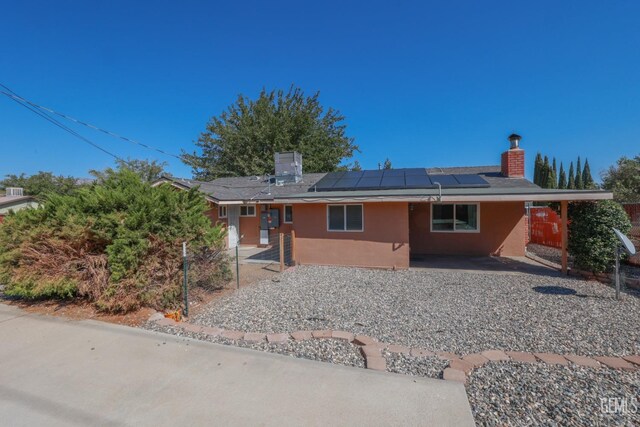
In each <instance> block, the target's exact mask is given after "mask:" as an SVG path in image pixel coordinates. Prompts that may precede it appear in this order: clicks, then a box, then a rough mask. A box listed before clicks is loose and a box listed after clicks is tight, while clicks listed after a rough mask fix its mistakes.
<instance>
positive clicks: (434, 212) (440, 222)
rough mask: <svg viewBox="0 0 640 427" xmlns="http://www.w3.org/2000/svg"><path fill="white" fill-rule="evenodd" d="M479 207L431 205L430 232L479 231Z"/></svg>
mask: <svg viewBox="0 0 640 427" xmlns="http://www.w3.org/2000/svg"><path fill="white" fill-rule="evenodd" d="M479 210H480V208H479V206H478V205H477V204H473V205H463V204H455V203H454V204H448V205H447V204H434V205H431V231H433V232H474V231H480V226H479V221H478V218H479Z"/></svg>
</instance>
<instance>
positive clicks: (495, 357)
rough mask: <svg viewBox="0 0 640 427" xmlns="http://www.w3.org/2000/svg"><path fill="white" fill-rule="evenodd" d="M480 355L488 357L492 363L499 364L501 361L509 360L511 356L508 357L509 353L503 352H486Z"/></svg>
mask: <svg viewBox="0 0 640 427" xmlns="http://www.w3.org/2000/svg"><path fill="white" fill-rule="evenodd" d="M480 354H481V355H483V356H484V357H486V358H487V359H489V360H491V361H492V362H498V361H500V360H509V356H507V353H505V352H504V351H502V350H486V351H483V352H482V353H480Z"/></svg>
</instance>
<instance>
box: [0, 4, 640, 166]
mask: <svg viewBox="0 0 640 427" xmlns="http://www.w3.org/2000/svg"><path fill="white" fill-rule="evenodd" d="M308 3H310V2H301V1H295V2H294V1H291V2H277V1H273V2H258V1H256V2H241V1H238V2H230V1H226V2H213V1H200V2H195V1H183V2H177V1H171V2H169V1H153V2H142V1H135V2H134V1H126V2H125V1H109V2H87V1H84V2H81V1H77V2H68V1H55V2H49V1H41V2H33V1H28V0H27V1H20V2H5V4H4V6H3V8H2V25H0V40H2V54H1V55H0V82H2V83H4V84H5V85H7V86H9V87H10V88H12V89H13V90H14V91H16V92H17V93H19V94H21V95H22V96H24V97H26V98H29V99H32V100H33V101H35V102H37V103H40V104H41V105H45V106H48V107H52V108H54V109H57V110H59V111H61V112H64V113H67V114H70V115H74V116H76V117H78V118H80V119H84V120H86V121H89V122H91V123H94V124H96V125H99V126H102V127H105V128H107V129H109V130H113V131H115V132H118V133H120V134H122V135H125V136H128V137H130V138H133V139H137V140H139V141H141V142H145V143H148V144H153V145H156V146H158V147H160V148H162V149H165V150H167V151H171V152H175V153H179V152H180V149H181V148H184V149H187V150H192V149H193V147H194V145H193V141H194V140H195V139H197V137H198V134H199V133H200V132H201V131H202V130H204V127H205V124H206V122H207V121H208V119H209V118H210V117H211V116H213V115H217V114H219V113H220V112H221V111H222V110H223V109H224V108H225V107H226V106H228V105H229V104H230V103H232V102H233V101H234V100H235V98H236V95H237V94H239V93H242V94H245V95H248V96H251V97H254V96H256V95H257V94H258V92H259V91H260V89H261V88H262V87H266V88H269V89H270V88H288V87H289V86H290V85H291V84H292V83H295V84H296V85H299V86H301V87H302V88H303V89H304V90H305V91H306V92H307V93H309V94H311V93H312V92H314V91H317V90H319V91H320V93H321V101H322V103H323V104H324V105H325V106H332V107H334V108H336V109H338V110H340V111H341V112H342V113H343V114H344V115H345V116H346V117H347V125H348V133H349V135H350V136H353V137H354V138H355V140H356V143H357V144H358V145H359V146H360V148H361V150H362V153H360V154H358V155H357V156H356V158H357V159H358V160H359V161H360V162H361V164H362V165H363V167H365V168H375V167H376V165H377V163H378V162H379V161H383V160H384V159H385V158H386V157H389V158H390V159H391V160H392V162H393V165H394V167H414V166H448V165H485V164H497V163H498V162H499V155H500V153H501V152H502V151H503V150H504V149H505V148H506V147H507V144H508V142H507V141H506V137H507V136H508V135H509V134H510V133H511V132H513V131H516V132H518V133H520V134H521V135H523V137H524V139H523V141H522V145H523V148H524V149H525V150H527V168H528V170H527V172H528V175H530V174H531V172H532V163H533V158H534V155H535V153H536V151H541V152H543V153H545V154H549V155H550V156H556V157H557V158H558V160H564V161H565V162H567V163H568V161H569V160H573V159H574V158H575V157H577V156H578V155H580V154H582V155H583V156H587V157H588V158H589V161H590V163H591V168H592V172H593V173H594V175H597V174H598V172H599V171H601V170H603V169H605V168H606V167H607V166H608V165H610V164H612V163H613V162H615V160H616V159H617V158H618V157H620V156H622V155H627V156H632V155H636V154H640V29H639V28H640V27H639V24H638V17H639V16H640V2H638V1H636V0H631V1H613V2H603V1H585V0H582V1H562V2H557V1H536V2H514V1H503V2H495V1H478V0H470V1H447V2H443V1H433V2H414V3H408V2H377V1H367V2H360V3H357V2H346V1H337V2H329V1H322V2H314V4H313V5H310V4H308ZM77 129H78V130H79V131H80V132H81V133H82V134H84V135H86V136H88V137H90V138H91V139H93V140H94V141H95V142H97V143H99V144H101V145H103V146H105V147H107V148H108V149H109V150H111V151H113V152H115V153H117V154H118V155H120V156H122V157H127V156H129V157H133V158H156V159H158V160H167V161H168V162H169V163H170V166H169V170H170V171H171V172H172V173H174V174H175V175H179V176H190V169H189V168H188V167H187V166H185V165H183V164H181V163H180V161H178V160H176V159H172V158H164V157H162V156H160V155H158V154H156V153H154V152H149V151H146V150H143V149H140V148H138V147H136V146H134V145H131V144H128V143H126V142H124V141H120V140H116V139H112V138H109V137H106V136H103V135H100V134H98V133H95V132H93V131H90V130H88V129H84V128H77ZM0 148H1V151H0V174H1V175H4V174H7V173H20V172H26V173H34V172H37V171H38V170H50V171H53V172H55V173H57V174H65V175H74V176H87V171H88V170H89V169H100V168H104V167H106V166H110V165H112V163H113V162H112V159H111V158H110V157H108V156H107V155H105V154H103V153H101V152H99V151H97V150H95V149H93V148H91V147H89V146H86V145H84V144H83V143H81V142H80V141H78V140H76V139H75V138H73V137H72V136H70V135H68V134H67V133H65V132H63V131H61V130H60V129H58V128H55V127H53V126H52V125H50V124H49V123H47V122H45V121H44V120H42V119H40V118H38V117H37V116H35V115H33V114H32V113H30V112H29V111H27V110H25V109H23V108H22V107H20V106H18V105H17V104H15V103H13V102H12V101H10V100H9V99H7V98H5V97H0Z"/></svg>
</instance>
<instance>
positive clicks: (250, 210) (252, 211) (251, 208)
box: [240, 205, 256, 216]
mask: <svg viewBox="0 0 640 427" xmlns="http://www.w3.org/2000/svg"><path fill="white" fill-rule="evenodd" d="M240 216H256V207H255V205H242V206H240Z"/></svg>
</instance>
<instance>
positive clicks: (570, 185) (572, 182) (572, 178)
mask: <svg viewBox="0 0 640 427" xmlns="http://www.w3.org/2000/svg"><path fill="white" fill-rule="evenodd" d="M575 188H576V178H575V174H574V171H573V162H571V163H570V164H569V182H568V183H567V189H569V190H575Z"/></svg>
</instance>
